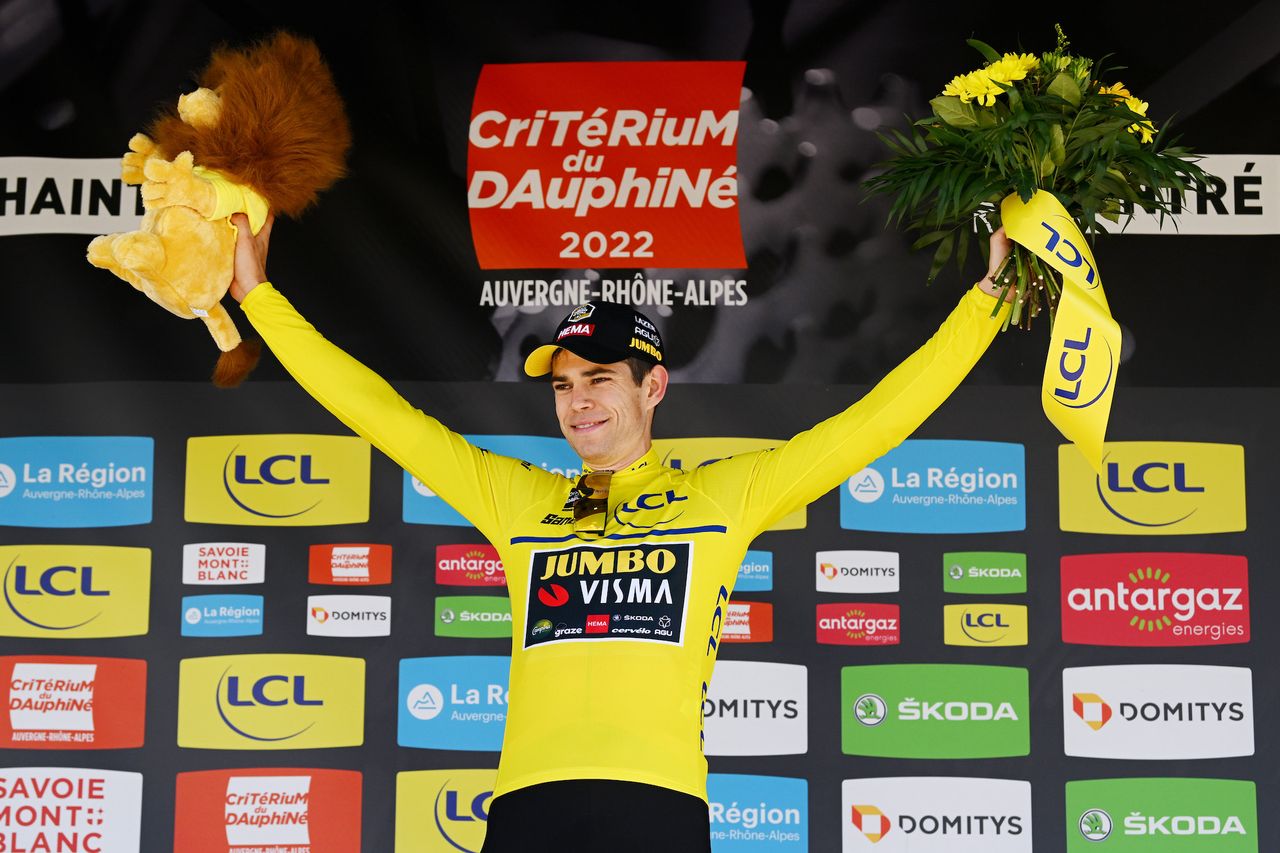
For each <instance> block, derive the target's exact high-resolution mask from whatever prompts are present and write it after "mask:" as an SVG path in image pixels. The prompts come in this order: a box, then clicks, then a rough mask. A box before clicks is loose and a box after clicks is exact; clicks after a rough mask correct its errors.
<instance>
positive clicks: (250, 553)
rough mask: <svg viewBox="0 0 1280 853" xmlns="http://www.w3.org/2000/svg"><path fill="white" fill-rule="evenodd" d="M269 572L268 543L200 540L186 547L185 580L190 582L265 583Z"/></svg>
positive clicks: (183, 568)
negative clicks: (255, 543)
mask: <svg viewBox="0 0 1280 853" xmlns="http://www.w3.org/2000/svg"><path fill="white" fill-rule="evenodd" d="M266 571H267V546H266V545H252V544H249V543H247V542H196V543H192V544H190V545H183V546H182V582H183V583H186V584H248V583H262V581H263V580H264V579H265V576H266Z"/></svg>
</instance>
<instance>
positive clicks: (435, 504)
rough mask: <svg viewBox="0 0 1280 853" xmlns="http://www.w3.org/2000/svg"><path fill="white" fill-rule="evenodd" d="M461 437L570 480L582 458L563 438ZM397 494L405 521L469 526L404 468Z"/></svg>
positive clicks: (579, 467)
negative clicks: (399, 493) (400, 496)
mask: <svg viewBox="0 0 1280 853" xmlns="http://www.w3.org/2000/svg"><path fill="white" fill-rule="evenodd" d="M463 438H465V439H466V440H467V441H468V442H470V443H471V444H472V445H474V446H475V447H480V448H484V449H485V450H487V451H489V452H490V453H493V454H497V455H499V456H510V457H511V458H513V459H520V460H523V461H525V462H527V463H528V464H529V466H530V467H532V468H541V469H542V470H543V471H547V472H550V473H552V474H559V475H561V476H563V477H567V478H569V479H571V480H572V479H577V477H578V476H579V475H581V474H582V461H581V460H580V459H579V458H578V454H576V453H574V452H573V449H572V448H570V447H569V442H567V441H565V440H564V439H563V438H549V437H547V436H541V435H465V436H463ZM401 495H402V497H403V501H404V506H403V513H402V517H403V520H404V521H405V522H406V523H407V524H443V525H448V526H451V527H471V526H472V525H471V522H470V521H469V520H467V519H466V518H463V516H462V514H461V513H459V512H458V511H457V510H455V509H454V508H453V507H451V506H449V504H448V503H446V502H445V499H444V498H443V497H441V496H439V495H437V494H436V493H435V492H434V491H432V490H431V489H429V488H427V487H426V486H425V485H423V484H422V483H421V482H420V481H419V480H418V479H417V478H415V477H414V476H413V475H412V474H410V473H409V472H408V471H406V472H405V473H404V485H403V487H402V488H401ZM548 529H549V530H554V528H548Z"/></svg>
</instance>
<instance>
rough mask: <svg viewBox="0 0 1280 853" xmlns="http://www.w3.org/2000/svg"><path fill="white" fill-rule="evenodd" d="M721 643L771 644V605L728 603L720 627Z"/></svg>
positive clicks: (750, 602)
mask: <svg viewBox="0 0 1280 853" xmlns="http://www.w3.org/2000/svg"><path fill="white" fill-rule="evenodd" d="M720 642H722V643H772V642H773V605H772V604H767V603H765V602H763V601H730V602H729V604H728V605H727V606H726V607H725V612H724V622H723V623H721V625H720Z"/></svg>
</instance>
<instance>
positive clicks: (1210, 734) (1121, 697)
mask: <svg viewBox="0 0 1280 853" xmlns="http://www.w3.org/2000/svg"><path fill="white" fill-rule="evenodd" d="M1253 720H1254V709H1253V677H1252V672H1251V671H1250V670H1249V669H1247V668H1244V667H1229V666H1188V665H1180V664H1165V665H1151V666H1086V667H1078V668H1068V669H1064V670H1063V671H1062V724H1063V738H1064V744H1063V746H1064V750H1065V752H1066V754H1067V755H1074V756H1080V757H1083V758H1125V759H1141V760H1150V759H1182V758H1229V757H1232V756H1238V755H1253Z"/></svg>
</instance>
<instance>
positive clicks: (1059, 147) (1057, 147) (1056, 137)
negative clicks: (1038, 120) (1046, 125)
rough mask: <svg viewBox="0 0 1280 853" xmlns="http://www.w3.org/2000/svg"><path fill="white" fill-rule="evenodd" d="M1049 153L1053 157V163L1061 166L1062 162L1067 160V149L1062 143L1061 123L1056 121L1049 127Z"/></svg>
mask: <svg viewBox="0 0 1280 853" xmlns="http://www.w3.org/2000/svg"><path fill="white" fill-rule="evenodd" d="M1049 134H1050V140H1049V154H1050V156H1052V157H1053V162H1054V165H1056V166H1057V167H1058V168H1062V164H1063V163H1065V162H1067V149H1066V147H1065V145H1064V144H1063V135H1062V125H1060V124H1057V123H1056V122H1055V123H1054V124H1053V126H1052V127H1051V128H1050V129H1049Z"/></svg>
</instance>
